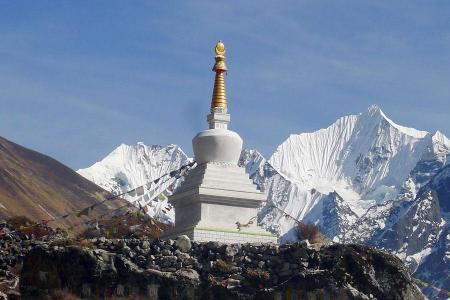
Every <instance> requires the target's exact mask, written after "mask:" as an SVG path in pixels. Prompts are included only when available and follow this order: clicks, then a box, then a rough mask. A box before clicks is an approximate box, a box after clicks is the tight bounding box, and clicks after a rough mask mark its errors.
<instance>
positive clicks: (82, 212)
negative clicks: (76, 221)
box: [75, 207, 89, 218]
mask: <svg viewBox="0 0 450 300" xmlns="http://www.w3.org/2000/svg"><path fill="white" fill-rule="evenodd" d="M87 215H89V207H86V208H84V209H82V210H79V211H77V212H76V213H75V216H77V217H78V218H79V217H81V216H87Z"/></svg>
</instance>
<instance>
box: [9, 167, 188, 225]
mask: <svg viewBox="0 0 450 300" xmlns="http://www.w3.org/2000/svg"><path fill="white" fill-rule="evenodd" d="M195 164H196V162H195V161H192V162H190V163H188V164H186V165H183V166H181V167H180V168H179V169H177V170H173V171H170V172H167V173H165V174H164V175H162V176H160V177H159V178H156V179H154V180H152V181H149V182H147V183H145V184H144V185H141V186H138V187H136V188H133V189H131V190H128V191H126V192H123V193H120V194H117V195H113V196H110V197H106V198H105V199H104V200H102V201H100V202H96V203H94V204H92V205H89V206H87V207H84V208H82V209H78V210H74V211H71V212H66V213H64V214H63V215H60V216H57V217H54V218H52V219H47V220H41V221H40V222H37V223H35V224H33V225H31V226H22V227H21V230H23V229H27V228H31V227H34V226H38V225H47V224H48V223H50V222H55V221H58V220H61V219H65V218H67V217H69V216H71V215H74V216H77V217H82V216H87V215H89V211H90V210H93V209H94V208H95V207H97V206H99V205H102V204H104V203H105V202H106V201H111V200H115V199H119V198H120V197H122V196H124V195H130V194H132V193H133V192H136V191H137V190H138V189H142V190H143V191H145V188H144V187H148V186H151V185H153V184H157V183H158V182H160V181H162V180H163V179H164V178H165V177H167V176H169V177H168V178H167V179H165V180H163V181H162V182H161V185H160V186H164V184H165V183H167V182H168V181H170V180H171V179H173V178H174V177H176V178H180V177H183V176H186V175H187V172H188V171H189V170H190V169H191V168H193V167H194V166H195ZM158 187H159V186H156V187H155V188H153V189H151V190H150V191H148V192H147V194H148V193H149V192H154V191H157V190H158ZM166 190H167V189H164V190H163V191H162V192H161V193H159V194H157V195H152V197H151V198H150V200H148V201H147V202H146V204H145V206H147V205H148V203H149V202H150V201H152V200H154V199H155V198H156V197H158V196H159V195H160V194H163V193H165V192H166ZM142 195H143V194H140V195H139V196H142ZM138 199H139V198H137V199H134V200H132V201H128V200H127V203H126V204H125V205H122V206H120V207H118V208H115V209H113V210H109V211H107V212H106V213H104V214H102V215H100V216H98V217H97V218H95V219H93V220H88V221H86V222H79V223H75V224H74V225H72V226H70V227H69V228H72V229H73V228H74V227H77V226H80V225H85V224H89V223H91V222H93V221H97V219H98V218H103V217H105V216H107V215H108V214H111V213H114V212H116V211H118V210H119V209H122V208H124V207H127V206H128V207H130V206H133V207H135V206H134V205H133V203H134V202H136V201H137V200H138ZM153 220H154V219H153ZM154 221H155V220H154ZM17 231H19V230H16V231H12V232H11V233H14V232H17Z"/></svg>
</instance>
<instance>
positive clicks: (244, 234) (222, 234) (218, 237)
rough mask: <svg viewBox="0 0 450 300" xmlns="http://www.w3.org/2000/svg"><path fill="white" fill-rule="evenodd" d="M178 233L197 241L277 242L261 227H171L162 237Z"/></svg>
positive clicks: (169, 236) (177, 234) (167, 237)
mask: <svg viewBox="0 0 450 300" xmlns="http://www.w3.org/2000/svg"><path fill="white" fill-rule="evenodd" d="M179 235H187V236H188V237H189V238H190V239H191V240H193V241H197V242H209V241H215V242H221V243H228V244H244V243H251V244H265V243H277V236H276V235H273V234H271V233H269V232H267V231H265V230H263V229H258V230H256V231H245V230H240V231H238V230H232V229H223V228H207V227H197V226H195V227H191V228H173V229H171V230H168V231H166V232H165V233H164V234H163V236H162V238H163V239H169V238H176V237H177V236H179Z"/></svg>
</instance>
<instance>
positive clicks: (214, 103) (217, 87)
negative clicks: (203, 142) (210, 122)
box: [211, 41, 228, 113]
mask: <svg viewBox="0 0 450 300" xmlns="http://www.w3.org/2000/svg"><path fill="white" fill-rule="evenodd" d="M214 50H215V52H216V57H215V60H216V63H215V64H214V67H213V71H214V72H216V78H215V80H214V90H213V95H212V100H211V112H216V111H217V112H224V113H226V112H227V94H226V91H225V77H224V73H226V72H227V70H228V69H227V65H226V64H225V45H224V44H223V43H222V41H219V42H217V44H216V47H215V49H214Z"/></svg>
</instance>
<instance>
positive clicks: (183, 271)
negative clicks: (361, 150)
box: [1, 234, 423, 299]
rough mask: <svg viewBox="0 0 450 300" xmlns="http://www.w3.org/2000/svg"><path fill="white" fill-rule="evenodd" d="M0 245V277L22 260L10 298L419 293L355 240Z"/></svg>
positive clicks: (387, 260) (399, 268)
mask: <svg viewBox="0 0 450 300" xmlns="http://www.w3.org/2000/svg"><path fill="white" fill-rule="evenodd" d="M1 247H2V249H1V251H2V257H5V256H4V255H5V254H6V253H11V255H10V256H8V259H7V260H5V259H3V260H2V262H1V263H2V264H1V269H2V274H3V275H5V276H10V277H11V278H12V275H11V274H10V271H6V270H11V267H13V266H15V265H16V267H17V265H18V264H20V263H23V267H22V268H21V271H20V284H19V285H18V286H20V293H18V292H16V293H15V294H14V293H12V294H11V299H13V298H16V299H19V298H21V299H58V298H54V297H53V298H51V295H52V293H54V291H64V292H65V293H70V294H73V295H74V296H76V297H80V298H89V299H93V298H94V299H95V298H100V299H104V298H107V299H108V298H114V299H117V298H120V299H123V298H122V297H124V298H125V299H214V298H216V299H280V297H283V298H282V299H284V297H287V296H288V295H290V296H291V297H293V296H294V295H296V296H297V297H301V299H423V296H422V294H421V293H420V291H419V290H418V288H417V287H416V286H415V284H414V282H413V280H412V278H411V277H410V275H409V273H408V271H407V269H406V268H405V266H404V265H403V263H402V262H401V261H400V260H399V259H398V258H396V257H395V256H393V255H390V254H387V253H385V252H382V251H379V250H375V249H372V248H369V247H366V246H360V245H340V244H334V245H324V246H321V247H320V248H319V247H318V246H317V245H314V246H311V245H309V244H308V243H307V242H306V241H305V242H300V243H295V244H286V245H274V244H266V245H250V244H244V245H237V244H232V245H227V244H221V243H217V242H209V243H197V242H192V241H190V240H189V239H188V238H187V237H186V236H180V237H178V238H177V239H176V240H165V241H162V240H153V241H151V240H148V239H146V238H129V239H106V238H104V237H100V238H94V239H89V240H82V241H74V240H70V239H66V238H63V237H59V238H58V237H57V236H55V239H54V240H53V241H49V240H33V239H30V238H28V239H27V237H24V239H23V240H20V239H17V238H16V237H13V236H12V235H11V234H5V235H3V236H2V242H1ZM5 247H9V249H12V250H11V251H9V252H7V251H5ZM14 253H15V254H17V255H15V254H14ZM8 274H9V275H8ZM74 296H71V297H74ZM71 299H76V298H71Z"/></svg>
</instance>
